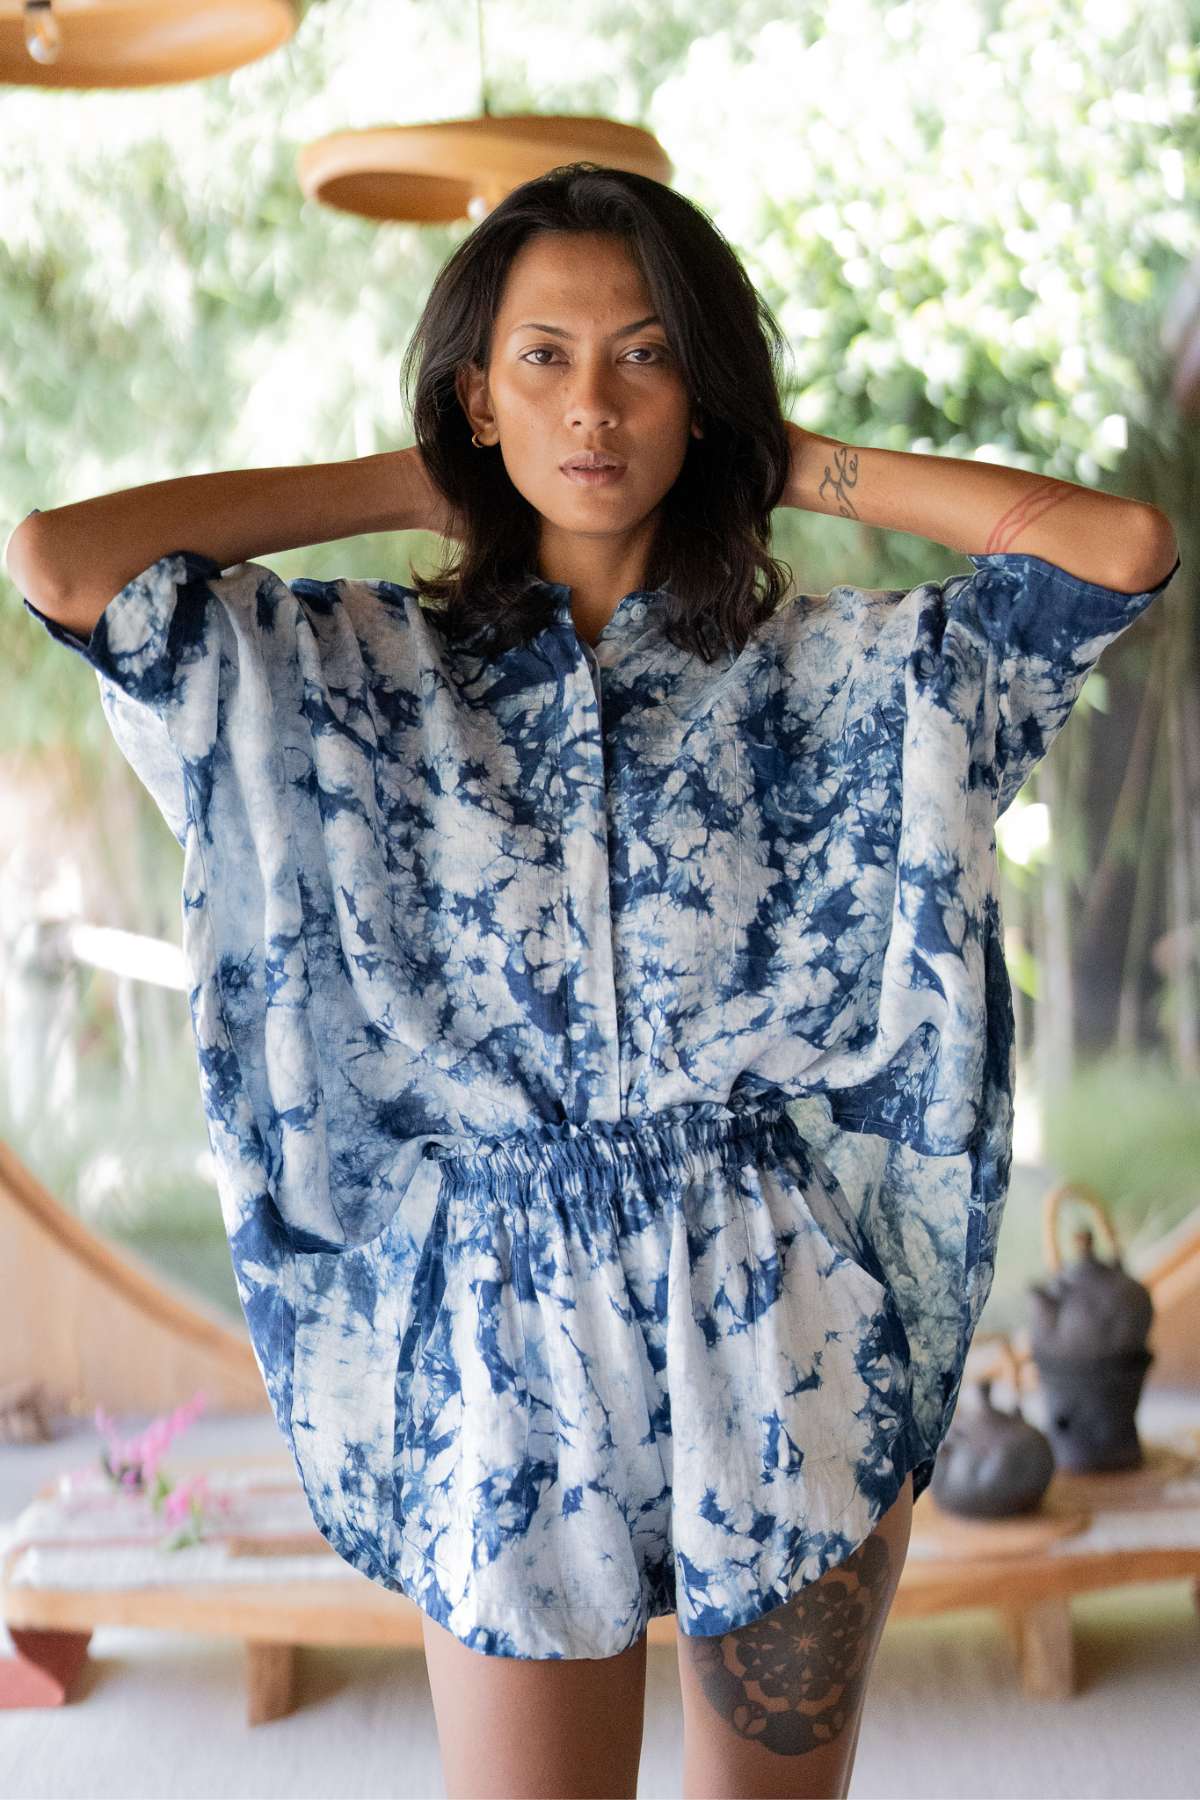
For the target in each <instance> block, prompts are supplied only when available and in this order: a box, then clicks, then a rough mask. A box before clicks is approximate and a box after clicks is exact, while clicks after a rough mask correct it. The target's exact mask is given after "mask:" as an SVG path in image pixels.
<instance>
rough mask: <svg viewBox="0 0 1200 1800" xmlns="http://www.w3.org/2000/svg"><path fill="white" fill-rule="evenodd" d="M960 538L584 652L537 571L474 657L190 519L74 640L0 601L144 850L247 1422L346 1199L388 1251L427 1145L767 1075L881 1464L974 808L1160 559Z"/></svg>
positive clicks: (942, 1180)
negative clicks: (833, 1183) (839, 1246)
mask: <svg viewBox="0 0 1200 1800" xmlns="http://www.w3.org/2000/svg"><path fill="white" fill-rule="evenodd" d="M969 560H970V562H971V563H972V564H973V565H974V569H973V571H972V573H970V574H961V575H953V576H951V577H949V578H948V579H946V580H939V581H927V582H922V583H920V584H919V585H918V586H916V587H914V588H912V589H910V590H909V591H907V592H903V591H899V590H883V591H868V590H864V589H862V588H858V587H854V586H851V585H843V586H839V587H835V588H834V589H833V590H832V591H831V592H830V593H829V594H827V595H824V596H821V597H820V598H818V599H812V598H809V597H807V596H798V597H795V598H793V599H791V600H788V601H786V602H785V603H784V605H783V606H782V607H781V608H780V609H779V610H778V611H777V612H776V613H775V614H774V615H773V617H772V618H771V619H770V620H769V621H768V623H767V624H766V625H765V626H764V627H762V628H761V629H760V630H759V632H758V633H757V634H756V636H755V637H754V638H753V639H752V640H751V641H750V643H749V644H748V645H747V646H746V648H745V649H744V650H743V651H742V653H741V654H740V655H739V656H736V657H733V656H729V655H726V656H725V657H724V658H723V659H722V660H719V661H718V662H716V663H714V664H705V663H704V662H703V660H702V659H701V658H699V657H697V656H693V655H692V654H690V653H688V652H685V651H681V650H680V649H678V648H676V647H675V646H674V645H673V644H672V643H671V642H670V641H669V639H668V638H667V637H666V636H665V635H664V633H663V631H662V628H661V627H662V617H663V611H664V607H665V597H664V593H663V591H662V590H657V591H653V592H652V591H646V590H639V591H637V592H632V593H629V594H626V595H625V596H624V598H623V599H622V600H621V601H620V603H619V605H618V606H617V608H616V610H615V612H614V613H613V615H612V617H611V618H610V619H609V620H608V622H607V624H606V625H605V626H604V629H603V630H602V631H601V633H600V635H599V638H598V640H597V641H596V644H595V646H594V648H593V647H591V646H590V645H588V644H587V643H586V642H584V641H583V640H582V639H581V638H580V637H579V636H578V634H577V631H576V629H575V626H574V623H573V619H572V613H571V593H570V590H569V588H567V587H565V586H563V585H561V584H557V583H552V582H540V583H539V585H540V586H541V587H542V588H544V590H545V598H546V605H547V622H546V624H545V625H544V627H543V628H542V629H541V630H540V631H539V632H538V633H537V635H536V637H535V638H534V639H533V640H532V641H531V642H529V643H528V644H525V645H518V646H516V647H513V648H511V649H509V650H507V651H504V652H502V653H501V654H499V655H498V656H496V657H495V658H494V659H492V660H491V661H488V660H484V659H483V658H482V657H481V656H480V655H478V654H476V653H474V652H472V651H471V650H470V649H469V648H465V647H463V646H462V645H459V646H457V647H455V646H452V645H450V644H449V643H448V642H447V640H446V639H445V636H444V634H443V633H442V632H440V631H439V627H438V619H437V613H436V610H433V609H430V608H427V607H425V606H423V605H422V604H421V602H420V601H419V598H418V596H417V594H416V592H415V591H414V590H413V589H412V588H410V587H406V586H403V585H401V584H399V583H395V582H390V581H365V580H339V581H317V580H307V579H296V580H293V581H291V582H290V583H289V582H285V581H283V580H282V579H281V578H280V577H279V576H278V575H276V574H274V573H273V572H272V571H271V570H270V569H268V568H266V567H263V566H261V565H260V564H257V563H253V562H248V563H238V564H235V565H234V566H233V567H231V568H229V569H226V570H221V569H220V568H219V566H218V565H217V564H216V563H215V562H214V561H213V560H212V559H211V558H209V557H206V556H204V555H202V554H200V553H197V552H195V551H187V550H180V551H177V552H174V553H171V554H169V555H165V556H162V557H160V558H158V560H157V561H155V562H154V563H153V564H152V565H151V566H150V567H149V568H148V569H146V570H145V571H144V572H143V573H142V574H140V575H137V576H135V577H134V578H133V579H132V580H131V581H130V582H129V583H128V584H127V585H126V586H125V587H124V588H122V590H121V592H120V593H119V594H117V595H116V596H115V597H114V598H113V599H112V600H111V601H110V602H109V604H108V606H107V607H106V609H105V611H104V613H103V614H102V616H101V617H100V619H99V621H98V622H97V624H96V626H95V629H94V630H93V632H92V633H91V636H90V638H89V639H86V640H85V639H83V638H82V637H81V636H77V635H76V634H74V633H72V632H70V631H68V630H67V629H65V628H64V627H62V626H59V625H57V624H55V623H54V621H52V620H50V619H48V618H46V617H45V615H43V614H42V613H41V612H40V611H39V610H38V609H37V608H36V607H34V606H33V605H32V604H31V603H30V602H29V601H28V600H26V601H25V605H26V607H27V608H28V610H29V611H30V612H31V613H32V614H33V616H34V617H35V618H37V619H39V620H40V621H41V622H42V623H43V624H44V625H45V627H46V629H47V630H48V631H49V632H50V633H51V635H52V636H53V637H55V638H56V639H58V640H59V641H61V642H62V643H64V644H66V645H68V646H69V647H71V648H72V649H74V650H76V651H77V652H79V654H81V655H82V656H84V657H85V658H86V659H87V661H88V662H89V663H90V664H91V666H92V667H93V669H94V670H95V672H96V675H97V678H98V681H99V688H100V698H101V702H102V705H103V708H104V712H105V714H106V717H107V719H108V722H109V725H110V728H111V730H112V733H113V736H114V737H115V739H116V741H117V743H118V745H119V747H120V749H121V751H122V752H123V754H124V755H125V757H126V758H127V759H128V761H129V762H130V764H131V765H132V767H133V768H134V770H135V771H136V773H137V775H138V776H139V777H140V779H141V780H142V782H143V783H144V784H145V786H146V787H147V789H148V790H149V792H150V793H151V795H152V796H153V798H154V800H155V802H156V803H157V805H158V807H159V809H160V811H161V812H162V815H163V817H164V818H165V820H166V822H167V824H168V825H169V827H170V829H171V831H172V833H173V834H174V836H175V838H176V839H177V841H178V842H179V844H180V846H181V847H182V850H183V895H182V920H183V949H184V953H185V956H186V960H187V965H188V968H189V971H190V980H191V986H190V991H189V996H188V998H189V1006H190V1011H191V1018H192V1024H193V1028H194V1034H195V1040H196V1047H197V1055H198V1061H199V1069H200V1076H201V1086H202V1093H203V1100H204V1108H205V1114H206V1119H207V1125H208V1131H209V1137H210V1142H211V1146H212V1151H213V1155H214V1158H215V1162H216V1169H217V1178H218V1186H219V1193H220V1202H221V1208H222V1214H223V1219H224V1224H225V1227H226V1230H227V1232H228V1237H229V1242H230V1247H231V1252H232V1259H233V1266H234V1270H235V1274H236V1278H237V1284H238V1291H239V1295H240V1299H241V1302H242V1305H243V1308H244V1311H245V1316H246V1320H247V1323H248V1327H249V1331H250V1336H251V1340H252V1342H253V1345H254V1350H255V1355H256V1358H257V1360H258V1363H259V1367H260V1369H261V1372H262V1376H263V1379H264V1382H265V1385H266V1388H267V1392H268V1394H269V1396H270V1400H271V1403H272V1406H273V1409H274V1411H275V1414H276V1417H277V1419H278V1421H279V1424H280V1426H281V1428H282V1429H283V1431H284V1432H285V1433H286V1434H288V1436H289V1438H290V1437H291V1429H292V1416H293V1395H292V1380H293V1339H294V1330H295V1323H294V1304H293V1302H294V1289H293V1288H292V1287H291V1285H290V1282H289V1276H288V1265H289V1261H290V1259H291V1257H292V1256H293V1255H294V1253H295V1252H296V1251H298V1250H299V1251H301V1252H302V1251H305V1250H320V1249H323V1248H331V1247H332V1248H336V1247H339V1246H357V1245H363V1244H366V1243H368V1242H370V1241H371V1240H374V1239H376V1238H378V1237H379V1236H380V1234H381V1233H382V1232H383V1231H384V1230H385V1228H387V1229H389V1230H390V1231H391V1232H392V1233H393V1241H394V1239H395V1236H396V1234H397V1231H399V1233H400V1235H402V1236H403V1238H404V1241H405V1242H406V1243H407V1244H408V1245H409V1247H410V1250H411V1254H412V1257H413V1259H414V1262H415V1260H416V1259H417V1258H419V1255H420V1251H421V1247H422V1245H423V1243H424V1240H425V1237H426V1235H427V1233H428V1229H429V1224H430V1219H431V1216H432V1210H433V1206H434V1202H435V1199H436V1195H437V1190H438V1179H439V1170H440V1166H441V1165H440V1164H439V1162H438V1161H437V1160H431V1159H430V1156H429V1153H428V1149H427V1147H428V1146H431V1145H448V1146H453V1145H455V1144H460V1143H470V1142H473V1141H475V1140H476V1139H478V1138H480V1137H481V1136H482V1137H503V1136H506V1135H508V1134H511V1133H518V1132H521V1131H524V1130H526V1129H528V1128H530V1127H532V1126H537V1125H539V1124H553V1123H556V1122H557V1123H563V1122H570V1123H573V1124H575V1125H586V1124H588V1123H589V1122H592V1121H611V1120H615V1119H619V1118H622V1117H629V1118H631V1119H636V1118H638V1117H640V1116H645V1115H648V1114H654V1113H659V1112H662V1111H663V1110H664V1109H668V1108H670V1109H680V1108H686V1107H687V1106H688V1105H690V1104H696V1105H698V1106H701V1107H703V1106H704V1105H706V1104H707V1103H711V1102H723V1103H725V1104H726V1105H727V1106H729V1107H732V1108H734V1109H737V1108H738V1107H739V1106H742V1105H746V1106H755V1105H760V1104H765V1103H770V1102H777V1103H785V1104H786V1106H787V1110H788V1111H789V1112H790V1114H791V1117H792V1119H793V1120H794V1122H795V1123H796V1125H797V1126H798V1127H799V1129H800V1131H801V1133H802V1135H803V1137H804V1139H805V1141H806V1142H808V1143H809V1144H811V1145H812V1146H813V1147H814V1148H815V1149H816V1150H817V1151H818V1152H819V1154H820V1155H821V1156H823V1157H824V1158H825V1160H826V1162H827V1163H828V1165H829V1166H830V1167H831V1168H832V1170H833V1171H834V1173H835V1175H836V1177H837V1179H838V1181H839V1182H840V1183H841V1185H842V1187H843V1188H844V1190H845V1193H846V1194H847V1195H848V1196H849V1198H850V1200H851V1203H852V1205H853V1207H854V1208H855V1210H856V1211H857V1214H858V1217H859V1219H860V1222H861V1225H862V1228H863V1231H864V1233H865V1234H866V1237H867V1239H868V1240H869V1241H870V1244H871V1245H872V1246H873V1250H874V1253H875V1255H876V1256H877V1258H878V1263H879V1265H881V1267H882V1269H883V1271H884V1272H885V1274H886V1277H887V1281H888V1283H889V1284H890V1289H891V1293H892V1295H893V1296H894V1299H895V1302H896V1304H897V1306H898V1308H899V1312H900V1314H901V1316H902V1319H903V1322H904V1326H905V1328H906V1331H907V1334H908V1339H909V1343H910V1345H911V1349H912V1362H913V1401H912V1404H913V1418H914V1422H915V1425H916V1427H917V1431H918V1433H919V1436H920V1439H921V1440H922V1441H923V1444H924V1446H925V1449H926V1450H927V1452H928V1454H927V1456H926V1457H925V1459H924V1460H923V1462H922V1463H921V1466H920V1468H919V1470H918V1490H919V1489H920V1487H922V1486H923V1485H924V1484H925V1482H926V1481H927V1479H928V1475H929V1470H930V1468H931V1466H932V1456H933V1453H934V1452H935V1451H936V1448H937V1446H938V1444H939V1443H940V1441H941V1439H942V1436H943V1435H944V1432H945V1429H946V1427H947V1424H948V1422H949V1417H950V1414H951V1411H952V1409H953V1404H954V1400H955V1397H956V1393H957V1389H958V1384H959V1381H960V1378H961V1373H962V1364H963V1359H964V1356H965V1353H966V1349H967V1346H968V1344H969V1341H970V1338H971V1334H972V1332H973V1330H974V1328H975V1324H976V1322H977V1319H978V1317H979V1313H980V1310H981V1308H982V1306H983V1303H984V1301H985V1299H986V1297H987V1293H988V1288H989V1284H990V1281H991V1276H992V1269H993V1261H994V1256H995V1249H996V1235H997V1230H998V1228H999V1224H1000V1216H1001V1210H1002V1207H1003V1202H1004V1197H1005V1191H1006V1187H1007V1184H1008V1178H1009V1169H1010V1159H1011V1144H1012V1095H1013V1078H1014V1053H1013V1052H1014V1044H1013V1011H1012V1001H1011V994H1010V988H1009V981H1008V976H1007V972H1006V969H1005V963H1004V956H1003V932H1002V923H1001V916H1000V907H999V899H998V881H997V861H996V846H995V836H994V827H995V822H996V819H997V816H998V815H999V814H1000V813H1002V812H1003V811H1004V809H1005V808H1006V807H1007V806H1008V805H1009V803H1010V801H1011V800H1012V798H1013V796H1014V795H1015V794H1016V793H1017V791H1018V790H1019V788H1020V787H1021V785H1022V783H1023V782H1024V781H1025V779H1026V777H1027V776H1028V775H1029V773H1030V771H1031V770H1032V769H1033V768H1034V767H1035V765H1036V764H1037V762H1038V761H1039V760H1040V758H1041V757H1042V756H1043V755H1044V754H1045V752H1046V750H1047V749H1048V747H1049V745H1050V744H1051V743H1052V741H1053V739H1054V738H1055V736H1056V735H1057V733H1058V732H1059V731H1060V730H1061V728H1062V727H1063V725H1064V724H1065V722H1066V720H1067V718H1068V716H1069V714H1070V712H1071V709H1072V707H1073V705H1074V703H1075V701H1076V699H1077V697H1078V695H1079V692H1080V689H1081V688H1082V686H1083V683H1084V680H1085V678H1086V676H1087V674H1088V671H1089V670H1090V669H1091V668H1092V667H1093V665H1094V664H1095V662H1096V660H1097V658H1098V657H1099V656H1100V654H1101V652H1102V651H1103V650H1104V649H1105V647H1106V646H1107V645H1108V644H1110V643H1111V642H1112V641H1113V640H1114V639H1115V638H1116V637H1117V636H1118V635H1119V634H1120V633H1121V632H1122V631H1124V630H1125V629H1126V628H1127V627H1128V626H1130V625H1131V624H1132V623H1133V622H1134V620H1135V619H1136V618H1137V617H1138V616H1139V614H1140V613H1141V612H1142V611H1143V610H1144V609H1145V608H1146V607H1147V606H1148V605H1149V603H1150V601H1151V600H1152V599H1153V598H1154V597H1155V596H1156V595H1157V594H1159V593H1161V592H1162V590H1163V589H1164V588H1165V587H1166V586H1167V583H1168V582H1169V580H1170V579H1171V576H1167V577H1166V578H1164V580H1163V581H1161V582H1160V583H1158V585H1157V586H1155V587H1154V588H1150V589H1147V590H1146V591H1144V592H1141V593H1133V594H1130V593H1123V592H1119V591H1116V590H1114V589H1111V588H1108V587H1104V586H1099V585H1097V584H1095V583H1092V582H1087V581H1082V580H1079V579H1078V578H1076V577H1075V576H1073V575H1071V574H1068V573H1067V572H1066V571H1065V570H1063V569H1061V568H1058V567H1056V566H1055V565H1054V564H1052V563H1050V562H1047V561H1044V560H1043V559H1041V558H1039V557H1036V556H1029V555H1025V554H1018V553H1002V554H995V555H990V556H972V557H970V558H969ZM1175 567H1176V569H1177V568H1178V567H1179V564H1178V562H1177V563H1176V565H1175ZM1174 573H1175V570H1172V572H1171V574H1172V575H1173V574H1174Z"/></svg>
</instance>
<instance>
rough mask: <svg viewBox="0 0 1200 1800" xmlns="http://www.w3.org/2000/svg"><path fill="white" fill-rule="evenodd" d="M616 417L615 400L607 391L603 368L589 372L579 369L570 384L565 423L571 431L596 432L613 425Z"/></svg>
mask: <svg viewBox="0 0 1200 1800" xmlns="http://www.w3.org/2000/svg"><path fill="white" fill-rule="evenodd" d="M617 417H618V409H617V404H616V400H615V399H614V397H613V395H612V393H611V392H610V391H609V388H608V382H607V375H606V372H605V370H604V369H603V368H600V369H593V370H591V371H590V372H589V371H588V370H587V369H584V368H581V369H580V370H579V372H578V374H577V375H576V378H575V381H574V382H573V383H572V387H571V396H570V400H569V402H568V408H567V423H568V425H570V426H571V427H572V429H578V428H582V429H583V430H585V431H596V430H599V429H602V428H603V427H605V426H612V425H615V424H616V422H617Z"/></svg>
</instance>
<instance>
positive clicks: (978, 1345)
mask: <svg viewBox="0 0 1200 1800" xmlns="http://www.w3.org/2000/svg"><path fill="white" fill-rule="evenodd" d="M985 1345H990V1346H994V1349H995V1357H994V1360H992V1361H987V1359H986V1357H985V1358H984V1359H982V1360H984V1365H985V1367H984V1369H981V1370H980V1372H979V1376H978V1379H979V1380H983V1381H986V1380H991V1379H992V1378H993V1376H994V1375H995V1374H997V1373H999V1374H1000V1375H1001V1376H1003V1377H1004V1378H1005V1379H1006V1380H1007V1381H1008V1384H1009V1386H1010V1387H1011V1388H1012V1391H1013V1398H1014V1399H1015V1400H1016V1402H1017V1404H1018V1405H1020V1401H1021V1377H1022V1370H1023V1367H1024V1362H1025V1359H1024V1358H1023V1357H1022V1356H1019V1355H1018V1354H1017V1350H1016V1348H1015V1346H1014V1344H1013V1341H1012V1339H1011V1338H1010V1337H1009V1336H1008V1334H1007V1332H1004V1331H977V1332H976V1333H975V1336H974V1337H973V1338H972V1339H971V1350H972V1353H973V1354H974V1353H975V1352H976V1351H978V1350H982V1349H983V1348H984V1346H985ZM985 1370H986V1373H985Z"/></svg>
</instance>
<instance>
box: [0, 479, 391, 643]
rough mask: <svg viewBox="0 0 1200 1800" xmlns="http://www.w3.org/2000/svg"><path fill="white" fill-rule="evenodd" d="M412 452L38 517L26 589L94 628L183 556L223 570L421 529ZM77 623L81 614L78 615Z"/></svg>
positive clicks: (193, 484) (161, 489) (171, 488)
mask: <svg viewBox="0 0 1200 1800" xmlns="http://www.w3.org/2000/svg"><path fill="white" fill-rule="evenodd" d="M419 501H420V494H419V478H418V475H417V472H416V471H415V470H414V468H413V464H412V460H411V459H410V458H408V457H406V456H405V453H404V452H403V451H383V452H381V453H379V454H378V455H374V456H363V457H355V458H352V459H351V460H349V461H347V462H333V463H306V464H303V465H301V466H299V467H291V468H269V469H232V470H224V469H222V470H219V471H217V472H216V473H214V474H211V475H184V476H179V477H177V478H175V479H174V480H171V481H154V482H150V483H148V484H147V485H146V486H144V487H135V488H124V489H122V490H120V491H119V492H118V493H115V494H102V495H100V496H99V497H98V498H96V499H94V500H80V501H77V502H75V503H74V504H73V505H70V506H58V507H54V508H52V509H51V510H49V511H47V512H41V513H36V514H32V515H31V516H30V517H29V518H28V519H26V520H24V521H23V522H22V523H21V524H20V525H19V526H18V527H17V529H16V531H15V532H14V533H13V535H12V537H11V538H10V540H9V545H8V551H7V557H6V560H7V562H8V567H9V571H10V573H11V574H12V577H13V579H14V581H16V582H17V583H18V585H20V586H21V587H22V590H23V592H25V593H26V594H27V596H28V598H29V599H31V600H32V601H33V602H34V604H35V605H37V606H42V602H43V600H45V602H46V603H47V605H46V607H44V608H43V610H48V609H49V608H50V607H52V608H53V609H54V611H55V613H56V615H57V616H60V617H61V618H62V620H63V623H64V624H67V625H72V624H73V623H74V622H75V618H78V619H79V620H81V621H86V620H87V619H88V618H89V617H90V618H91V619H92V620H93V622H94V618H95V616H96V613H97V612H98V611H99V610H100V609H101V608H102V607H103V606H104V605H105V604H106V603H107V602H108V601H109V600H110V599H111V598H112V596H113V595H114V594H117V593H119V592H120V590H121V589H122V588H123V587H124V586H125V584H126V583H127V582H128V581H130V580H131V579H132V577H133V576H134V575H138V574H140V573H141V571H142V570H143V569H147V568H149V566H150V564H151V563H153V562H155V561H156V560H157V559H158V558H159V557H160V556H165V555H167V554H168V553H169V552H171V551H173V550H197V551H201V552H203V553H204V554H205V555H207V556H211V557H212V558H213V560H214V561H215V562H217V563H219V564H220V566H221V568H222V569H226V568H229V567H231V565H232V564H234V563H239V562H248V561H251V560H253V559H254V558H255V557H258V556H263V555H267V554H269V553H270V552H272V551H278V550H292V549H295V548H297V547H298V546H300V545H302V544H323V543H326V542H328V541H329V540H331V539H333V538H341V537H353V536H354V535H356V534H357V533H359V532H368V531H406V530H409V529H411V528H413V527H415V526H416V525H418V524H419V523H421V522H422V521H421V519H420V516H419V510H420V509H419ZM69 615H73V616H69Z"/></svg>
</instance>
